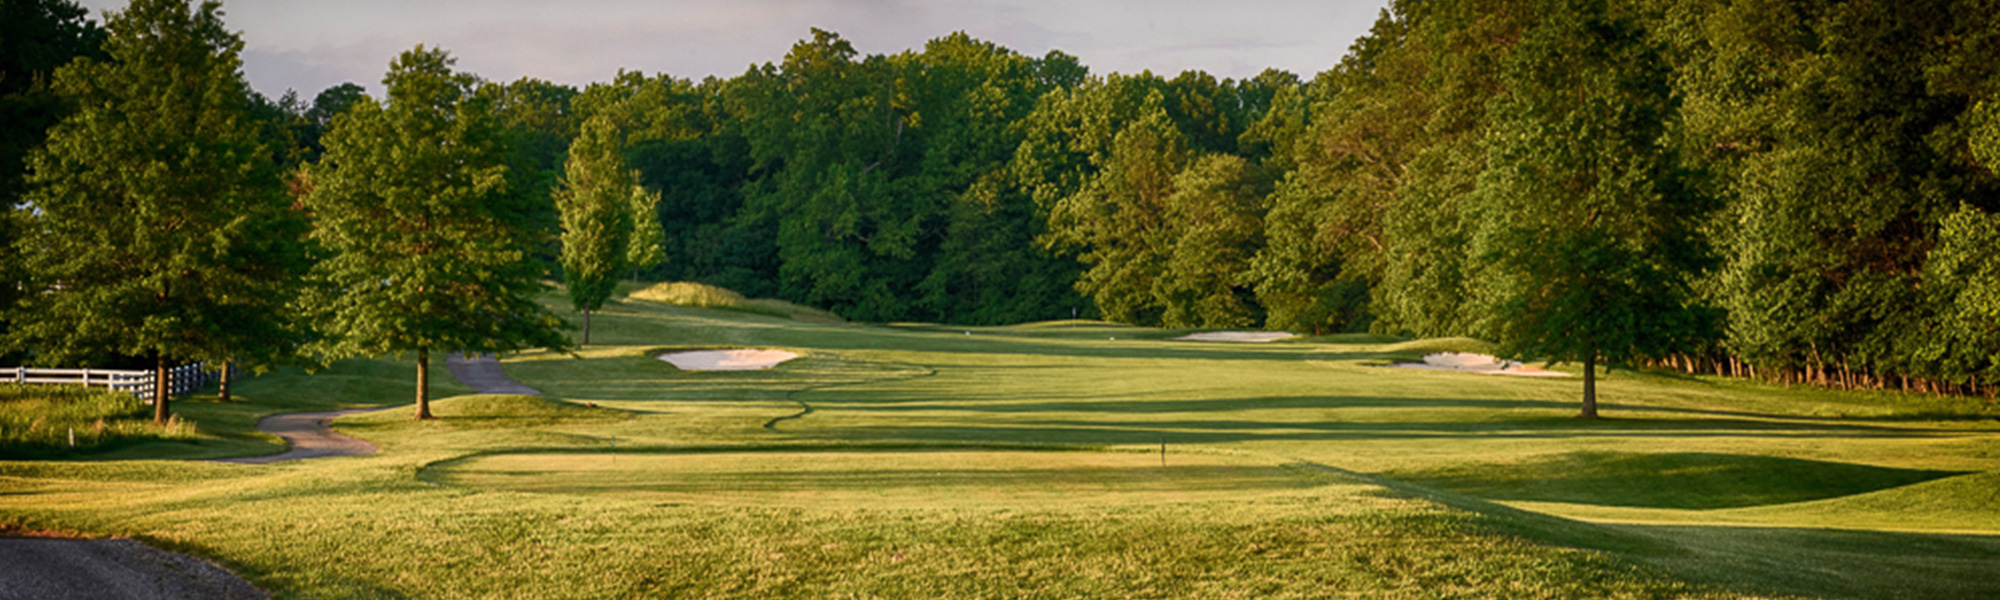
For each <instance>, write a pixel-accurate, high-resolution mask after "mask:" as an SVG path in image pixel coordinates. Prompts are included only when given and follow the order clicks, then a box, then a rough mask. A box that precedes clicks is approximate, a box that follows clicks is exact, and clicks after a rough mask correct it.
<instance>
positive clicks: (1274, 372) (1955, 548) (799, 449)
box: [0, 295, 2000, 598]
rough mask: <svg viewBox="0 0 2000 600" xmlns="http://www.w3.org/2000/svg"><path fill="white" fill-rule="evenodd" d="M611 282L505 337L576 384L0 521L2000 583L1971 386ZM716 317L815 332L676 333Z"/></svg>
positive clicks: (559, 586) (288, 568)
mask: <svg viewBox="0 0 2000 600" xmlns="http://www.w3.org/2000/svg"><path fill="white" fill-rule="evenodd" d="M547 301H548V302H549V303H550V304H552V305H558V304H559V303H560V302H561V299H560V298H559V297H556V296H554V295H551V296H550V297H549V298H548V300H547ZM594 322H595V323H594V331H593V335H592V337H593V341H594V342H596V344H594V345H592V346H590V347H587V348H583V349H581V350H579V351H578V352H577V353H576V354H575V355H567V354H550V353H524V354H520V355H517V356H510V357H507V358H506V360H505V362H504V363H503V365H504V367H505V368H506V370H507V371H508V372H509V373H510V374H511V375H513V376H514V377H515V378H517V379H520V380H521V381H523V382H524V383H527V384H529V385H531V386H534V387H536V388H538V389H540V390H542V391H544V392H545V393H546V394H548V395H549V398H526V397H517V396H480V395H470V396H466V395H461V396H457V397H452V398H446V399H444V400H440V401H438V402H437V406H436V411H437V413H438V414H439V415H440V416H442V417H443V418H441V419H439V420H436V421H431V422H421V423H419V422H413V421H411V420H409V414H408V410H407V408H406V407H403V408H397V409H394V410H388V411H382V412H375V413H368V414H364V415H356V416H351V417H347V418H343V419H341V420H340V421H339V422H338V423H337V425H338V427H339V428H340V429H342V430H343V431H345V432H347V433H350V434H352V435H357V436H360V437H364V438H367V439H369V440H371V441H374V442H376V443H377V444H378V445H379V446H380V447H381V448H382V451H381V452H380V453H379V454H376V455H371V456H366V457H351V458H336V459H325V460H318V461H309V462H303V463H286V464H278V465H270V466H246V465H223V464H214V463H189V462H182V461H173V460H119V461H99V462H90V463H76V462H0V525H4V526H15V527H25V528H31V529H36V528H39V529H60V530H67V531H73V532H79V533H86V534H92V535H135V536H138V537H140V538H142V539H145V540H147V541H150V542H153V543H156V544H159V545H162V546H166V547H169V548H173V549H178V550H183V551H187V552H190V553H193V554H196V555H200V556H204V557H208V558H212V559H215V560H217V561H219V562H221V563H223V564H225V565H227V566H230V567H232V568H234V569H236V570H237V571H238V572H239V573H242V574H244V575H245V576H247V577H249V578H250V579H251V580H252V581H254V582H256V583H257V584H259V585H261V586H264V587H265V588H266V589H269V590H271V591H273V592H274V593H275V594H276V595H278V596H280V597H312V598H376V597H391V598H394V597H420V598H432V597H436V598H512V597H549V598H627V597H715V598H765V597H796V598H825V597H856V598H860V597H891V598H908V597H993V598H999V597H1007V598H1014V597H1046V598H1069V597H1136V598H1185V597H1213V598H1232V597H1233V598H1287V597H1293V598H1324V597H1367V598H1683V597H1686V598H1704V597H1706V598H1735V597H1745V596H1768V597H1790V596H1806V597H1828V598H1985V597H1996V596H2000V578H1994V577H1992V576H1991V573H1993V572H1995V567H2000V542H1996V539H2000V538H1996V536H1995V533H1996V532H2000V518H1996V515H2000V503H1996V498H1995V495H1994V490H1995V489H1996V485H1997V484H2000V481H1996V480H2000V475H1996V471H2000V435H1996V429H1995V424H1994V421H1993V419H1992V416H1991V415H1992V410H1991V408H1990V406H1988V405H1985V404H1984V403H1983V401H1977V400H1956V399H1954V400H1939V399H1928V398H1917V397H1905V396H1897V395H1872V394H1846V393H1832V392H1824V391H1812V390H1805V389H1791V390H1787V389H1783V388H1776V387H1770V386H1762V385H1756V384H1748V383H1742V382H1731V381H1723V380H1716V379H1708V378H1689V377H1680V376H1673V375H1666V374H1640V373H1631V372H1623V371H1620V372H1613V373H1611V374H1609V375H1607V376H1606V377H1605V378H1604V379H1603V380H1602V381H1601V383H1600V385H1601V388H1600V393H1601V394H1602V396H1603V401H1604V410H1605V413H1606V414H1607V415H1608V416H1609V417H1611V418H1610V419H1607V420H1605V421H1601V422H1581V421H1577V420H1575V419H1572V418H1571V415H1572V414H1573V413H1574V412H1575V398H1576V395H1577V392H1578V388H1579V385H1580V384H1579V382H1577V381H1574V380H1543V379H1532V380H1530V379H1510V378H1501V377H1491V376H1480V375H1468V374H1458V373H1443V372H1424V371H1408V370H1399V369H1384V368H1379V367H1376V366H1373V365H1379V364H1383V363H1385V362H1388V361H1390V360H1396V359H1403V358H1406V357H1408V356H1410V355H1420V354H1421V353H1422V352H1426V351H1436V350H1440V349H1444V350H1476V349H1478V348H1479V347H1480V346H1479V343H1478V342H1476V341H1473V340H1424V341H1416V342H1404V341H1400V340H1392V339H1383V338H1380V337H1378V336H1331V337H1327V338H1312V339H1304V340H1294V341H1287V342H1279V343H1273V344H1228V343H1201V342H1175V341H1169V340H1168V338H1172V337H1176V336H1178V335H1181V334H1184V333H1187V332H1185V331H1164V330H1149V329H1140V328H1131V327H1123V326H1118V325H1111V324H1104V323H1094V322H1060V323H1043V324H1028V325H1022V326H1015V327H993V328H965V327H948V326H939V325H924V324H908V325H896V326H864V325H856V324H844V323H834V322H800V321H795V320H792V319H789V318H780V317H774V316H766V315H758V314H752V313H744V312H740V311H717V310H704V309H696V308H687V307H679V306H671V305H664V304H660V303H656V302H649V301H643V300H621V301H618V302H614V303H613V304H612V305H610V306H607V307H605V309H604V310H603V311H601V312H599V313H597V315H596V316H595V318H594ZM721 347H758V348H779V349H786V350H791V351H794V352H798V353H800V354H801V355H802V357H801V358H800V359H798V360H795V361H792V362H789V363H786V364H784V365H781V366H779V367H777V368H775V369H771V370H768V371H748V372H713V373H687V372H681V371H678V370H676V369H674V368H673V367H672V366H671V365H669V364H666V363H664V362H661V361H659V360H656V359H655V358H653V357H654V356H655V355H657V354H659V353H661V352H665V351H670V350H675V349H692V348H721ZM439 370H440V371H441V370H442V369H439ZM411 379H412V373H411V369H410V367H409V366H408V364H407V362H395V361H388V360H382V361H350V362H348V363H343V364H342V365H337V366H336V367H335V368H333V369H331V370H329V371H326V372H323V373H321V374H318V375H312V376H307V375H305V374H303V373H298V372H281V373H276V374H272V375H267V376H265V377H261V378H258V379H254V380H251V381H248V382H245V383H244V384H243V387H242V388H241V391H240V395H242V396H243V397H244V398H246V399H247V400H248V401H247V402H242V403H235V404H229V405H218V404H213V403H187V404H184V405H183V406H184V407H185V408H184V412H185V413H187V414H189V415H190V418H194V419H196V420H198V421H200V422H201V423H202V428H203V430H204V431H205V432H209V433H208V435H211V436H214V437H215V439H214V440H211V441H209V442H205V443H186V444H181V445H173V444H164V443H163V444H160V445H157V446H153V447H150V448H148V449H147V450H146V451H147V452H150V453H151V454H148V455H146V456H131V455H122V456H120V458H158V459H166V458H179V457H185V456H198V457H206V456H213V455H214V454H215V453H216V452H219V451H222V450H234V451H237V452H239V453H261V452H268V451H275V450H276V448H277V447H276V446H275V445H273V444H270V443H269V442H268V441H266V440H263V439H261V438H259V437H258V436H256V435H255V434H253V433H248V431H247V429H248V427H249V426H250V425H251V424H253V423H254V418H255V417H256V416H257V415H259V414H262V413H268V412H282V411H295V410H315V409H330V408H343V407H351V406H359V405H399V404H402V405H406V404H407V402H408V400H407V398H408V396H409V392H410V390H409V385H410V382H411ZM434 380H442V381H443V382H445V383H451V382H450V380H449V378H445V377H437V378H434ZM440 391H441V392H442V393H443V394H444V395H450V394H462V393H464V392H465V391H466V390H463V388H452V387H451V386H441V389H440ZM1162 444H1164V445H1165V446H1166V459H1167V465H1166V466H1164V467H1162V466H1161V465H1160V464H1159V462H1158V461H1159V458H1160V455H1159V449H1160V447H1161V445H1162ZM614 448H615V451H614Z"/></svg>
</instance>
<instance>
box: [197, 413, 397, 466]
mask: <svg viewBox="0 0 2000 600" xmlns="http://www.w3.org/2000/svg"><path fill="white" fill-rule="evenodd" d="M376 410H382V409H379V408H356V409H350V410H330V411H326V412H308V413H289V414H282V415H271V416H268V417H264V418H262V419H258V420H257V430H258V431H262V432H264V433H269V434H275V435H277V436H278V437H281V438H285V441H286V442H288V443H290V444H291V445H292V449H291V450H287V451H285V453H283V454H272V455H269V456H246V457H242V458H224V459H219V460H217V461H216V462H226V463H238V464H246V465H262V464H269V463H274V462H284V461H288V460H300V459H305V458H326V457H329V456H359V455H362V454H374V453H375V445H374V444H370V443H368V442H366V441H364V440H358V439H354V438H351V437H347V436H344V435H341V434H338V433H334V431H333V420H334V419H336V418H339V417H341V416H342V415H351V414H354V413H363V412H369V411H376Z"/></svg>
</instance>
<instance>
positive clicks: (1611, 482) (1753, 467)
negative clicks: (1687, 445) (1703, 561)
mask: <svg viewBox="0 0 2000 600" xmlns="http://www.w3.org/2000/svg"><path fill="white" fill-rule="evenodd" d="M1963 474H1964V472H1958V471H1929V470H1915V469H1897V468H1890V467H1878V466H1872V465H1858V464H1850V463H1839V462H1826V461H1816V460H1801V459H1796V458H1780V457H1772V456H1753V455H1743V454H1716V453H1701V452H1682V453H1658V454H1639V453H1622V452H1573V453H1568V454H1562V455H1557V456H1551V457H1545V458H1542V459H1540V460H1537V461H1533V462H1509V463H1483V464H1463V465H1453V466H1448V467H1441V468H1434V469H1425V470H1417V471H1393V472H1389V473H1387V475H1388V476H1390V477H1394V478H1397V479H1402V480H1405V481H1412V482H1416V483H1420V484H1423V485H1429V486H1433V487H1438V488H1442V489H1447V490H1451V491H1454V492H1458V493H1462V494H1471V495H1474V496H1478V497H1481V498H1487V499H1491V500H1517V501H1534V502H1567V503H1574V504H1595V505H1603V506H1631V507H1644V508H1675V509H1690V510H1709V509H1721V508H1743V507H1750V506H1764V505H1771V504H1785V503H1791V502H1805V501H1809V500H1822V499H1826V498H1836V497H1840V496H1847V495H1852V494H1862V493H1867V492H1874V491H1879V490H1885V489H1889V488H1894V487H1901V486H1905V485H1910V484H1915V483H1922V482H1925V481H1931V480H1934V479H1941V478H1945V477H1951V476H1954V475H1963Z"/></svg>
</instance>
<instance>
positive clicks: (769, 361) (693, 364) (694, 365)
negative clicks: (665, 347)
mask: <svg viewBox="0 0 2000 600" xmlns="http://www.w3.org/2000/svg"><path fill="white" fill-rule="evenodd" d="M798 357H799V355H798V354H796V353H792V352H786V351H784V350H757V349H754V348H744V349H739V350H697V351H694V352H672V353H668V354H662V355H660V356H659V359H660V360H664V361H667V362H670V363H673V364H674V366H675V367H679V368H680V370H682V371H754V370H757V369H769V368H771V367H775V366H778V363H782V362H785V361H788V360H791V359H794V358H798Z"/></svg>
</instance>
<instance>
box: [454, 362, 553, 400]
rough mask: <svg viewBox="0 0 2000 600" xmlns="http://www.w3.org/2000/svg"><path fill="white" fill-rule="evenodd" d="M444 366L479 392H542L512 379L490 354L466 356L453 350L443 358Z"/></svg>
mask: <svg viewBox="0 0 2000 600" xmlns="http://www.w3.org/2000/svg"><path fill="white" fill-rule="evenodd" d="M444 365H445V368H448V369H451V376H452V377H457V378H458V382H459V383H463V384H465V385H466V386H467V387H470V388H472V389H474V390H478V391H479V393H481V394H520V395H523V396H540V395H542V392H541V391H540V390H536V389H535V388H531V387H528V386H525V385H521V382H519V381H514V378H512V377H508V376H507V372H506V371H502V370H500V360H499V359H497V358H494V356H493V355H491V354H475V355H472V356H471V357H469V358H468V357H466V356H465V355H464V354H461V353H458V352H453V353H451V356H448V357H445V359H444Z"/></svg>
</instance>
